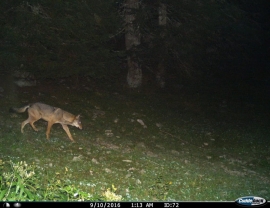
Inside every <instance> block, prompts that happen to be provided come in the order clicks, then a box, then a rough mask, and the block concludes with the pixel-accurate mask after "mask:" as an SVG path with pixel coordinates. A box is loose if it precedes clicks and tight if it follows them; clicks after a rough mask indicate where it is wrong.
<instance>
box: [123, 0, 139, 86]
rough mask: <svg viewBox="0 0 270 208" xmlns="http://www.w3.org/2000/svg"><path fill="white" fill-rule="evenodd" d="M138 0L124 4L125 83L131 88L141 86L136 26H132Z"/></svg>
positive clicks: (129, 0) (127, 1)
mask: <svg viewBox="0 0 270 208" xmlns="http://www.w3.org/2000/svg"><path fill="white" fill-rule="evenodd" d="M138 8H139V0H126V2H125V43H126V50H127V52H128V57H127V62H128V74H127V83H128V85H129V87H131V88H137V87H140V86H141V84H142V69H141V67H140V64H139V60H138V58H137V55H136V46H138V45H140V33H139V29H138V26H137V25H135V24H134V20H135V15H136V10H138Z"/></svg>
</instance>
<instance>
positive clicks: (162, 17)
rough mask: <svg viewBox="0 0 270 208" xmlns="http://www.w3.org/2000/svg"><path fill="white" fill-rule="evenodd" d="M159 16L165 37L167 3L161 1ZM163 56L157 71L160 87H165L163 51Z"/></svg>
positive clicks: (162, 33)
mask: <svg viewBox="0 0 270 208" xmlns="http://www.w3.org/2000/svg"><path fill="white" fill-rule="evenodd" d="M158 15H159V18H158V24H159V26H161V27H163V28H164V30H163V31H162V32H161V34H160V36H161V38H164V36H165V32H166V30H165V27H166V23H167V6H166V5H165V4H162V3H160V5H159V14H158ZM164 47H165V48H164V51H165V52H166V50H167V48H166V46H164ZM160 56H161V57H159V60H160V61H159V64H158V67H157V73H156V81H157V84H158V86H159V87H161V88H164V87H165V66H164V57H163V55H162V53H161V54H160Z"/></svg>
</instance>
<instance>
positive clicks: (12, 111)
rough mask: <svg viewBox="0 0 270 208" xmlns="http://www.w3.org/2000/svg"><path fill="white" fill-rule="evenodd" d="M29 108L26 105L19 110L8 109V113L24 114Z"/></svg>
mask: <svg viewBox="0 0 270 208" xmlns="http://www.w3.org/2000/svg"><path fill="white" fill-rule="evenodd" d="M29 107H30V105H26V106H24V107H21V108H10V109H9V112H11V113H14V112H15V113H23V112H25V111H26V109H27V108H29Z"/></svg>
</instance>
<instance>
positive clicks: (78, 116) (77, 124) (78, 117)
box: [72, 115, 82, 129]
mask: <svg viewBox="0 0 270 208" xmlns="http://www.w3.org/2000/svg"><path fill="white" fill-rule="evenodd" d="M80 117H81V115H77V116H76V117H75V119H74V120H73V122H72V126H76V127H77V128H79V129H82V123H81V119H80Z"/></svg>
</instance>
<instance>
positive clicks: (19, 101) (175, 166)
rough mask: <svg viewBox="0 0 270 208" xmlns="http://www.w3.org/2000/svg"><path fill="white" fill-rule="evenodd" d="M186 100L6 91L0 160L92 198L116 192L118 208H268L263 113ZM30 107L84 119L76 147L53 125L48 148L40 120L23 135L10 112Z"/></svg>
mask: <svg viewBox="0 0 270 208" xmlns="http://www.w3.org/2000/svg"><path fill="white" fill-rule="evenodd" d="M190 91H191V90H186V91H185V89H183V93H181V95H173V94H169V93H165V92H163V93H153V92H151V91H147V92H146V91H143V90H142V92H140V93H135V92H129V93H128V92H127V90H124V89H118V90H113V89H112V87H111V86H106V87H97V86H96V85H95V84H93V83H91V82H87V81H86V80H85V81H81V82H77V83H76V82H75V84H73V82H71V80H62V82H61V83H56V82H52V81H47V82H43V83H40V85H39V86H38V87H25V88H16V89H13V91H12V92H13V94H10V92H4V93H3V97H2V101H1V103H0V110H1V115H0V116H1V123H0V128H1V131H0V144H1V146H0V159H2V160H4V161H9V160H11V161H13V162H17V161H26V162H27V163H29V164H31V163H33V162H34V163H35V164H37V165H38V167H39V168H40V169H41V170H42V172H43V173H44V175H43V176H42V177H44V178H46V177H50V178H53V177H56V176H57V175H63V177H65V179H66V181H67V182H68V183H70V184H73V185H74V186H76V187H79V188H80V189H82V190H84V191H87V192H88V193H90V194H93V195H95V194H97V195H100V194H102V193H103V192H104V191H105V190H107V189H108V188H111V187H112V185H114V187H115V188H117V190H116V193H117V194H118V195H121V196H122V197H123V200H125V201H130V200H132V201H137V200H138V201H148V200H150V201H161V200H162V201H172V200H177V201H233V200H235V199H236V198H239V197H241V196H247V195H255V196H260V197H263V198H265V199H268V200H269V199H270V189H269V187H270V176H269V170H270V168H269V167H270V166H269V165H270V156H269V150H270V146H269V136H270V130H269V115H268V114H267V112H268V111H267V106H266V105H264V104H263V103H262V102H261V101H258V102H251V103H250V102H249V101H248V100H245V99H244V98H243V99H242V98H239V97H238V98H235V97H233V96H231V97H230V96H229V95H228V96H227V97H225V98H224V97H223V96H221V95H219V96H218V93H217V94H215V96H214V95H211V96H210V95H207V94H202V93H190ZM36 101H41V102H44V103H46V104H49V105H53V106H56V107H60V108H62V109H64V110H66V111H69V112H71V113H73V114H79V113H80V114H81V115H82V116H83V118H82V124H83V130H81V131H80V130H79V129H76V128H75V127H70V131H71V133H72V135H73V137H74V140H75V141H76V143H71V142H70V141H69V139H68V137H67V135H66V133H65V132H64V130H63V129H62V128H61V126H60V125H58V124H55V125H54V126H53V127H52V130H51V139H50V141H47V140H46V136H45V131H46V122H45V121H38V122H37V123H36V126H37V128H38V129H39V130H40V131H39V132H34V131H33V129H32V128H31V126H30V125H27V126H26V127H25V133H24V134H21V132H20V124H21V122H22V121H24V120H25V119H26V118H27V114H26V113H24V114H10V113H9V112H8V109H9V107H21V106H23V105H24V104H28V103H32V102H36ZM265 106H266V107H265ZM137 119H140V120H141V121H143V123H144V125H142V124H140V123H139V122H138V121H137ZM42 177H41V178H42ZM41 183H42V180H41Z"/></svg>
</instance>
